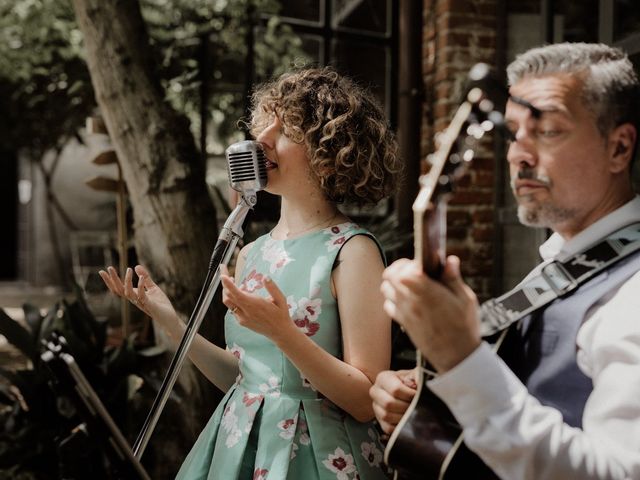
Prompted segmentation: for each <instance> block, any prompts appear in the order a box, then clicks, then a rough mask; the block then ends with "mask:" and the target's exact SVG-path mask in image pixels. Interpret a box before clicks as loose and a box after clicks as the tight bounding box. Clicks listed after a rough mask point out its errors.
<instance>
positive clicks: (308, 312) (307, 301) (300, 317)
mask: <svg viewBox="0 0 640 480" xmlns="http://www.w3.org/2000/svg"><path fill="white" fill-rule="evenodd" d="M287 306H288V307H289V315H290V316H291V319H292V320H293V323H295V324H296V327H298V329H299V330H301V331H302V332H303V333H304V334H305V335H306V336H308V337H312V336H314V335H315V334H316V333H317V332H318V330H320V323H319V322H318V321H317V320H318V317H319V316H320V313H321V312H322V299H320V298H306V297H303V298H301V299H300V300H298V301H296V300H295V299H294V298H293V297H292V296H289V297H287Z"/></svg>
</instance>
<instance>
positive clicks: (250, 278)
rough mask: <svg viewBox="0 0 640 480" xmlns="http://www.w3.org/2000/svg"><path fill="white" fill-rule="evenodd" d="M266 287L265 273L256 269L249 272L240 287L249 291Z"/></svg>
mask: <svg viewBox="0 0 640 480" xmlns="http://www.w3.org/2000/svg"><path fill="white" fill-rule="evenodd" d="M263 287H264V275H262V274H261V273H258V272H257V271H256V270H255V269H253V270H251V272H249V275H247V276H246V277H245V278H244V280H242V283H241V284H240V288H241V289H242V290H244V291H245V292H247V293H253V292H255V291H256V290H259V289H260V288H263Z"/></svg>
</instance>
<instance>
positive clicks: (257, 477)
mask: <svg viewBox="0 0 640 480" xmlns="http://www.w3.org/2000/svg"><path fill="white" fill-rule="evenodd" d="M268 474H269V470H267V469H266V468H256V469H255V471H254V472H253V480H267V475H268Z"/></svg>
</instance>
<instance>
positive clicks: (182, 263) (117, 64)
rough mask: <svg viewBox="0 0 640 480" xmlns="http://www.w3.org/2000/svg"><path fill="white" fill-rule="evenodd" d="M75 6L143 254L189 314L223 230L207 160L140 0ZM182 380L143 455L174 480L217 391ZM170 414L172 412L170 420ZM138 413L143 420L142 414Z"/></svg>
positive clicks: (155, 473)
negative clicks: (155, 49) (158, 63)
mask: <svg viewBox="0 0 640 480" xmlns="http://www.w3.org/2000/svg"><path fill="white" fill-rule="evenodd" d="M73 7H74V10H75V13H76V18H77V21H78V25H79V27H80V29H81V31H82V34H83V36H84V45H85V48H86V54H87V64H88V66H89V72H90V74H91V80H92V83H93V87H94V90H95V95H96V100H97V102H98V105H99V107H100V110H101V113H102V115H103V117H104V120H105V123H106V125H107V129H108V131H109V135H110V137H111V141H112V143H113V145H114V148H115V151H116V153H117V154H118V158H119V161H120V164H121V167H122V172H123V177H124V180H125V182H126V184H127V189H128V192H129V198H130V201H131V205H132V207H133V226H134V231H135V247H136V250H137V254H138V257H139V259H140V261H141V263H143V264H145V265H146V266H147V267H148V268H149V270H150V271H151V273H152V275H153V277H154V280H156V282H158V284H159V285H161V287H162V288H163V289H164V291H165V292H166V293H167V295H168V296H169V298H171V299H172V301H173V302H174V306H175V307H176V309H177V310H178V311H179V312H180V313H182V314H184V315H185V316H188V313H190V312H191V310H192V308H193V306H194V304H195V300H196V298H197V296H198V293H199V291H200V288H201V284H202V282H203V280H204V278H205V275H206V270H207V266H208V260H209V255H210V251H211V249H212V247H213V244H214V240H215V238H216V235H217V232H216V230H217V226H216V217H215V211H214V208H213V204H212V202H211V199H210V197H209V195H208V193H207V189H206V185H205V165H203V162H202V161H201V159H200V158H199V156H198V153H197V150H196V147H195V142H194V139H193V137H192V135H191V132H190V130H189V124H188V121H187V119H186V118H185V117H184V116H182V115H180V114H178V113H177V112H176V111H175V110H174V109H173V108H172V107H171V106H170V105H169V104H168V103H167V101H166V100H165V98H164V94H163V91H162V88H161V86H160V83H159V81H158V79H157V76H155V75H154V68H153V66H154V59H153V55H152V50H151V48H150V44H149V39H148V35H147V32H146V26H145V24H144V20H143V18H142V15H141V12H140V5H139V3H138V2H137V1H134V0H73ZM220 307H221V304H220V302H214V309H215V310H218V311H220ZM214 317H215V318H216V319H220V318H221V316H220V315H214ZM220 323H221V322H220V321H217V322H210V323H209V325H208V326H207V329H211V328H213V329H216V330H217V331H218V332H219V331H220ZM184 373H185V374H186V375H183V376H182V381H181V382H180V383H181V384H182V385H184V384H185V376H186V378H191V379H193V377H194V376H193V375H192V374H191V373H190V372H184ZM199 378H200V379H202V377H201V376H199ZM186 383H187V384H189V383H191V385H190V386H186V389H185V390H186V394H185V395H184V396H183V402H182V403H181V405H179V406H178V407H179V408H181V409H182V412H178V411H177V410H176V408H177V407H176V405H175V404H174V405H171V401H170V403H169V404H168V408H167V409H166V410H167V411H165V412H164V414H163V417H161V420H160V422H159V423H158V429H157V430H158V433H157V435H158V436H161V438H160V439H154V438H153V437H152V439H151V442H150V444H149V447H150V448H149V449H148V450H151V451H150V452H149V454H146V453H145V457H148V458H147V460H150V459H153V458H158V459H162V460H161V461H162V462H163V464H164V465H163V466H162V468H159V469H158V466H153V467H152V471H151V472H150V473H151V476H152V478H163V477H166V478H173V477H171V476H170V475H171V474H175V468H176V463H178V464H179V462H180V461H181V460H182V459H183V457H184V455H185V453H186V450H188V449H189V448H190V446H191V444H192V443H193V441H194V439H195V434H196V433H197V432H198V431H199V429H200V428H201V427H202V424H203V421H202V419H203V416H208V415H209V414H210V413H211V407H212V405H213V406H214V405H215V404H214V402H213V400H212V394H211V389H210V388H209V389H207V388H205V389H204V390H203V389H202V381H200V383H201V386H200V388H199V387H197V386H196V385H194V384H193V382H189V381H187V382H186ZM196 383H198V382H196ZM203 392H204V393H203ZM185 397H186V398H185ZM168 414H169V415H171V417H172V418H167V416H168ZM139 415H141V419H140V420H141V421H142V420H143V419H144V416H145V415H146V412H140V414H139ZM178 418H179V421H177V422H176V419H178ZM167 436H170V437H172V438H166V437H167ZM154 443H155V447H156V448H153V447H154ZM161 445H162V446H161ZM158 448H160V449H161V450H159V452H158V451H157V450H158ZM171 457H172V458H171ZM143 458H144V457H143ZM145 463H146V462H145Z"/></svg>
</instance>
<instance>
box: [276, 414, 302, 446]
mask: <svg viewBox="0 0 640 480" xmlns="http://www.w3.org/2000/svg"><path fill="white" fill-rule="evenodd" d="M297 423H298V415H297V414H296V415H295V416H294V417H293V418H286V419H284V420H281V421H280V422H278V429H280V433H279V435H280V437H282V438H284V439H285V440H290V439H292V438H293V435H294V434H295V433H296V424H297Z"/></svg>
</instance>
